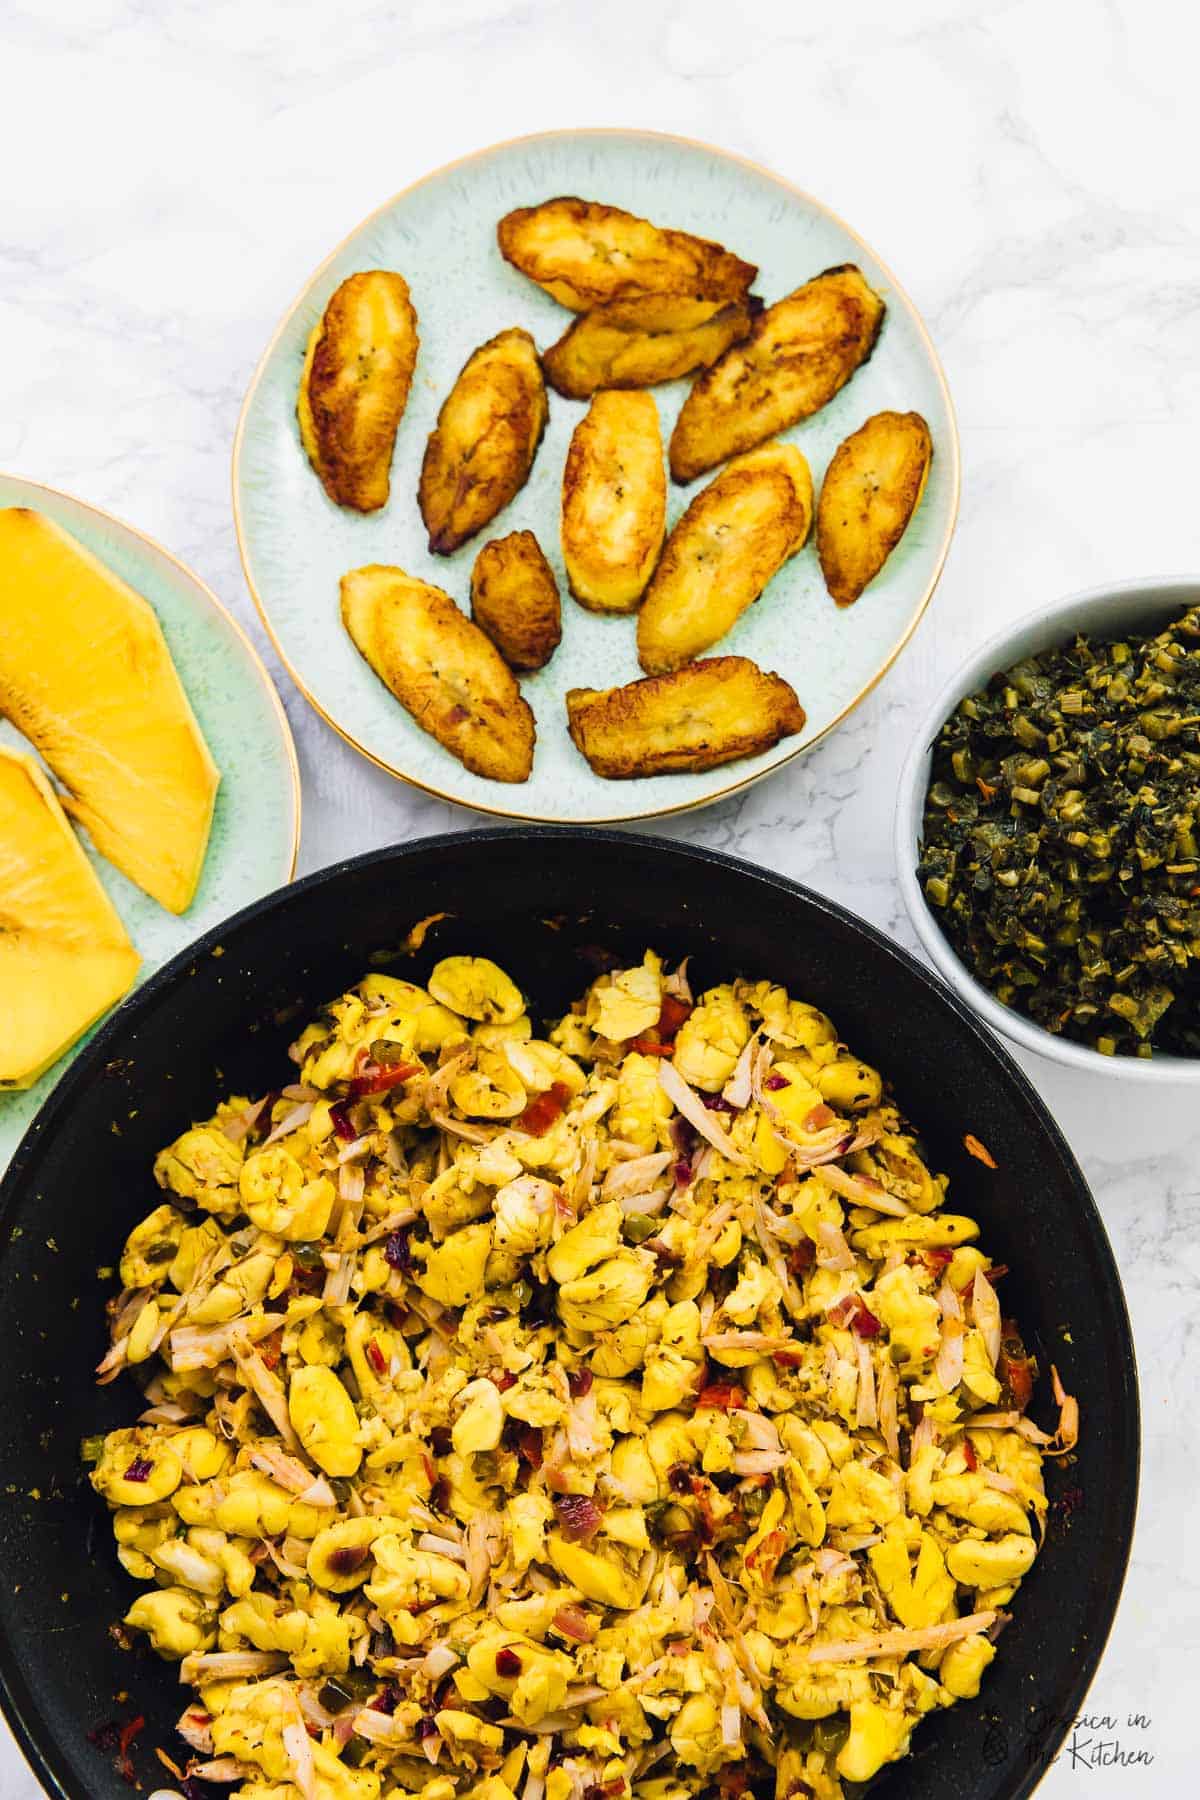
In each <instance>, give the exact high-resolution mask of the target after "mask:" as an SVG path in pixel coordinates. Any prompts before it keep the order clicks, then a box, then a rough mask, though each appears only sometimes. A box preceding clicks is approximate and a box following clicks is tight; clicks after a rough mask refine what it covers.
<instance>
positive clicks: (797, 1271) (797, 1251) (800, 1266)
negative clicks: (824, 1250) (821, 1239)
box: [787, 1237, 817, 1275]
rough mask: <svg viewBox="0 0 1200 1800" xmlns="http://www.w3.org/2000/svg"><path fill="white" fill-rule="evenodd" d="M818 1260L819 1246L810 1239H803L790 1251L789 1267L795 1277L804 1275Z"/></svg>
mask: <svg viewBox="0 0 1200 1800" xmlns="http://www.w3.org/2000/svg"><path fill="white" fill-rule="evenodd" d="M816 1260H817V1246H816V1244H815V1243H814V1242H813V1240H812V1238H810V1237H802V1238H801V1239H800V1242H799V1243H798V1244H793V1245H792V1247H791V1249H790V1250H789V1251H788V1258H787V1265H788V1268H789V1269H790V1270H791V1271H792V1274H793V1275H803V1274H804V1271H805V1270H806V1269H811V1268H812V1266H813V1264H814V1262H816Z"/></svg>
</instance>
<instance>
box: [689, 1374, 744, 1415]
mask: <svg viewBox="0 0 1200 1800" xmlns="http://www.w3.org/2000/svg"><path fill="white" fill-rule="evenodd" d="M745 1404H746V1394H745V1390H744V1389H743V1388H740V1387H736V1386H735V1385H734V1383H733V1382H732V1381H714V1382H711V1383H710V1385H709V1386H708V1387H705V1388H701V1389H700V1392H699V1394H698V1395H697V1397H696V1409H697V1411H699V1410H700V1408H701V1407H705V1406H710V1407H713V1408H715V1409H716V1410H718V1411H720V1412H732V1411H733V1410H734V1409H735V1408H736V1407H739V1406H745Z"/></svg>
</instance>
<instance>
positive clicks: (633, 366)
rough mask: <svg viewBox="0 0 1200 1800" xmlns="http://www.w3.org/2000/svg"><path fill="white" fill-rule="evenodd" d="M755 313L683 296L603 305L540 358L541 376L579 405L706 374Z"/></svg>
mask: <svg viewBox="0 0 1200 1800" xmlns="http://www.w3.org/2000/svg"><path fill="white" fill-rule="evenodd" d="M761 311H762V301H761V300H759V299H758V298H757V296H756V295H754V294H745V295H743V296H742V297H741V298H740V299H737V300H731V301H729V302H728V303H724V302H722V301H720V300H693V299H692V298H691V297H690V296H689V295H686V294H646V295H642V296H640V297H639V298H637V299H636V300H610V301H609V303H608V305H607V306H597V307H595V308H593V310H592V311H591V312H587V313H584V314H583V316H582V317H581V318H578V319H576V320H575V323H574V324H573V325H572V326H570V327H569V329H568V330H567V331H566V333H565V334H564V335H563V336H562V337H561V338H559V340H558V342H557V344H551V346H550V348H549V349H548V350H543V352H542V368H543V369H544V370H545V371H546V380H547V381H548V382H549V383H550V386H551V387H552V388H553V389H554V390H555V392H556V393H559V394H563V395H565V396H566V397H567V399H569V400H587V399H588V398H590V396H591V395H592V394H594V393H596V392H597V390H598V389H600V388H647V387H657V386H658V384H659V382H662V381H676V380H678V378H679V377H680V376H681V375H693V374H695V372H696V370H697V369H707V368H709V367H711V365H712V364H713V363H715V362H716V360H717V358H718V357H719V356H723V355H724V353H725V351H726V350H728V349H729V347H730V345H731V344H739V343H741V341H742V339H743V338H744V337H745V336H746V335H747V333H748V332H749V330H750V327H751V325H752V323H753V322H754V320H755V319H756V318H757V316H758V314H759V313H760V312H761Z"/></svg>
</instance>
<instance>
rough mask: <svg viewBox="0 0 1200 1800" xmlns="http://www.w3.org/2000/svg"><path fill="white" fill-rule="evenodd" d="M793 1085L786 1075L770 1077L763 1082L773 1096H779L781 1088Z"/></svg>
mask: <svg viewBox="0 0 1200 1800" xmlns="http://www.w3.org/2000/svg"><path fill="white" fill-rule="evenodd" d="M791 1085H792V1084H791V1082H790V1081H789V1080H788V1078H787V1076H786V1075H768V1076H767V1079H766V1080H765V1081H764V1082H763V1086H764V1087H765V1088H766V1089H767V1091H768V1092H769V1093H772V1094H777V1093H778V1092H779V1090H780V1088H785V1087H791Z"/></svg>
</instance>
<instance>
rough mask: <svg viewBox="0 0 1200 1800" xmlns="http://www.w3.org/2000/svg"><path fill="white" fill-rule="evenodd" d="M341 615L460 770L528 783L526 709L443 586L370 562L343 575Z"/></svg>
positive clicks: (530, 729) (494, 654) (529, 717)
mask: <svg viewBox="0 0 1200 1800" xmlns="http://www.w3.org/2000/svg"><path fill="white" fill-rule="evenodd" d="M342 623H343V625H344V626H345V627H346V630H347V631H348V632H349V633H350V636H351V638H352V639H353V641H354V644H355V647H356V649H357V650H358V651H359V652H360V654H361V655H362V656H363V657H364V658H365V659H366V661H367V662H368V663H370V665H371V667H372V669H374V671H375V673H376V675H378V677H379V679H380V680H381V681H382V682H383V683H384V685H385V686H386V687H389V688H390V689H391V691H392V693H393V694H395V696H396V698H397V700H399V702H400V704H401V706H403V707H404V708H405V710H406V711H407V712H409V713H411V714H412V716H413V718H414V719H415V720H416V722H417V724H418V725H419V726H420V727H421V730H422V731H427V732H428V733H429V735H430V736H431V737H435V738H436V739H437V741H438V743H439V744H442V745H444V746H445V748H446V749H447V750H449V752H450V754H451V756H456V757H457V758H458V760H459V762H460V763H462V765H463V767H464V768H466V769H469V770H470V771H471V773H472V774H473V775H484V776H486V777H487V778H488V780H490V781H528V779H529V771H530V770H531V769H532V767H533V741H534V737H535V735H536V734H535V729H534V723H533V714H532V713H531V712H530V710H529V707H528V706H527V705H526V703H525V701H524V700H523V699H522V698H521V690H520V688H519V687H518V686H517V680H516V676H515V675H514V674H513V672H512V670H511V669H510V668H509V667H508V664H507V663H506V662H505V661H504V658H503V657H502V656H501V654H500V652H499V651H498V650H497V648H496V646H495V645H494V644H493V643H492V641H491V639H490V638H487V637H485V636H484V634H483V632H482V631H480V629H479V627H478V626H477V625H473V624H472V623H471V621H470V619H468V618H465V617H464V615H463V614H462V613H461V612H460V611H459V610H458V607H457V606H455V604H454V602H453V600H451V598H450V596H449V594H444V593H443V592H442V590H441V588H436V587H431V586H430V585H429V584H428V582H424V581H417V580H416V579H415V578H414V577H413V576H411V575H406V574H405V572H404V570H403V569H390V568H387V567H385V566H383V565H382V564H380V563H372V564H369V565H368V566H367V567H366V568H363V569H351V570H350V573H349V574H348V575H343V576H342Z"/></svg>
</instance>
